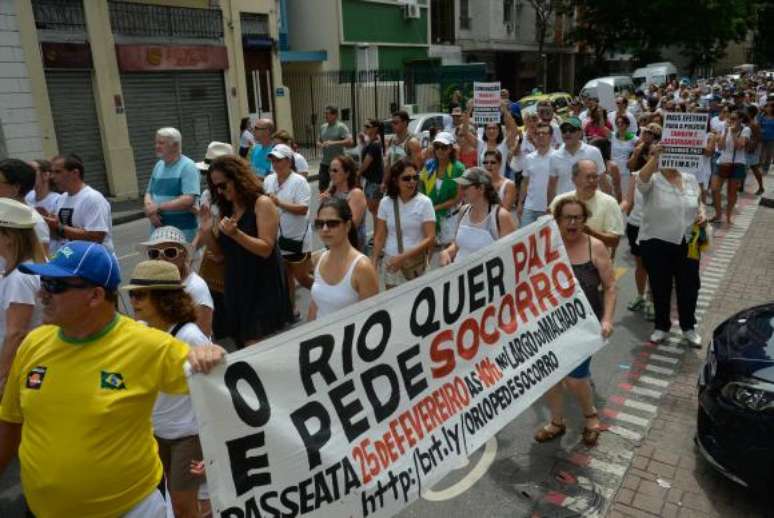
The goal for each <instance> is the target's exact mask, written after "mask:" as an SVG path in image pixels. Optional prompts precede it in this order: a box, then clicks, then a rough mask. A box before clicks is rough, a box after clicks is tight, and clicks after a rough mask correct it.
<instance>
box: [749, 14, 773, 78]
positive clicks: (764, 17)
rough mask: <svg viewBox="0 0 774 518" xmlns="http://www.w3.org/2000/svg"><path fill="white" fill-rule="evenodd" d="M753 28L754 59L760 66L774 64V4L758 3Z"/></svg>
mask: <svg viewBox="0 0 774 518" xmlns="http://www.w3.org/2000/svg"><path fill="white" fill-rule="evenodd" d="M755 7H756V13H755V19H756V20H755V25H754V28H753V31H754V33H753V61H754V62H755V63H756V64H757V65H760V66H771V65H774V30H772V27H774V4H771V3H770V2H767V1H766V0H761V1H759V2H758V3H757V5H756V6H755Z"/></svg>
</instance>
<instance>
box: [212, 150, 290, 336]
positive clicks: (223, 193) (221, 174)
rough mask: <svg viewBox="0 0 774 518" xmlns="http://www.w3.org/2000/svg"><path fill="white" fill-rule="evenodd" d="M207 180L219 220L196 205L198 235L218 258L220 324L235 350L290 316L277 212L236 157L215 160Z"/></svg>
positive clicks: (277, 327)
mask: <svg viewBox="0 0 774 518" xmlns="http://www.w3.org/2000/svg"><path fill="white" fill-rule="evenodd" d="M207 183H208V184H209V186H210V192H212V193H213V204H214V205H215V206H217V208H218V210H219V213H220V215H221V216H222V218H221V219H220V221H214V218H212V217H208V216H209V209H204V208H202V212H203V213H204V214H203V217H202V220H203V221H202V236H203V237H204V241H205V244H206V245H207V246H208V247H209V249H210V250H211V251H212V252H214V253H215V254H216V255H220V256H223V259H224V290H223V297H224V302H225V318H224V321H225V322H224V325H225V327H226V333H227V335H228V336H230V337H231V338H232V339H233V340H234V342H235V343H236V345H237V347H239V348H240V349H241V348H243V347H247V346H249V345H252V344H255V343H257V342H259V341H260V340H261V339H263V338H264V337H266V336H269V335H271V334H274V333H276V332H278V331H281V330H282V329H284V328H285V327H286V326H287V325H288V324H289V323H290V321H291V319H292V311H291V308H290V299H289V298H288V291H287V286H286V284H285V272H284V270H283V265H282V257H281V256H280V253H279V247H278V246H277V237H278V233H279V214H278V211H277V209H276V207H275V206H274V202H273V201H272V200H271V198H269V197H268V196H266V195H265V194H264V191H263V189H262V188H261V186H260V185H259V183H258V180H257V178H256V176H255V174H254V173H253V172H252V171H251V169H250V166H249V164H248V163H247V162H246V161H244V160H243V159H241V158H239V157H234V156H222V157H219V158H216V159H215V160H214V161H213V162H212V165H211V168H210V174H209V175H208V177H207Z"/></svg>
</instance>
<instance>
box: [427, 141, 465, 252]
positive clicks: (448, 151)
mask: <svg viewBox="0 0 774 518" xmlns="http://www.w3.org/2000/svg"><path fill="white" fill-rule="evenodd" d="M433 156H434V158H431V159H430V160H428V161H427V162H425V166H424V167H423V168H422V171H421V172H420V173H419V192H421V193H422V194H425V195H427V196H428V197H429V198H430V200H432V202H433V208H434V209H435V222H436V235H437V236H438V244H440V245H448V244H449V243H450V242H451V241H452V240H454V234H455V228H454V224H453V221H454V220H453V215H452V212H453V209H454V207H455V206H456V205H457V203H458V201H459V197H460V196H459V194H460V193H459V192H458V189H457V183H456V182H455V181H454V179H455V178H458V177H460V176H462V173H463V172H464V171H465V166H464V165H463V164H462V162H459V161H458V160H457V157H456V151H455V149H454V137H452V136H451V135H450V134H449V133H446V132H440V133H438V135H436V136H435V139H433Z"/></svg>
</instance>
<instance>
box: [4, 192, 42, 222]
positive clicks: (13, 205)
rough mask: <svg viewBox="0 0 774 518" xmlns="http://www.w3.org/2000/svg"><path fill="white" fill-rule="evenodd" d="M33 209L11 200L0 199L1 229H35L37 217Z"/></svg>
mask: <svg viewBox="0 0 774 518" xmlns="http://www.w3.org/2000/svg"><path fill="white" fill-rule="evenodd" d="M32 210H33V209H31V208H29V206H27V205H26V204H24V203H21V202H18V201H16V200H12V199H11V198H0V227H5V228H33V227H34V226H35V217H34V215H33V214H32Z"/></svg>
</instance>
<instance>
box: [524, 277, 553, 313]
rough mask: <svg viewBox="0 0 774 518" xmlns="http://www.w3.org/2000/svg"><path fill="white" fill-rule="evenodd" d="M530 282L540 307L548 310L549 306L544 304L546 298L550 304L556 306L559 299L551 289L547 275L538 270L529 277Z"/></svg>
mask: <svg viewBox="0 0 774 518" xmlns="http://www.w3.org/2000/svg"><path fill="white" fill-rule="evenodd" d="M529 280H530V282H531V283H532V288H533V289H534V290H535V297H536V298H537V301H538V304H539V305H540V309H542V310H543V311H548V309H549V307H548V306H546V300H548V302H550V303H551V306H553V307H556V306H558V305H559V301H557V300H556V297H554V294H553V293H552V290H551V282H550V281H549V280H548V275H546V274H545V273H543V272H538V273H536V274H534V275H532V276H531V277H530V278H529Z"/></svg>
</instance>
